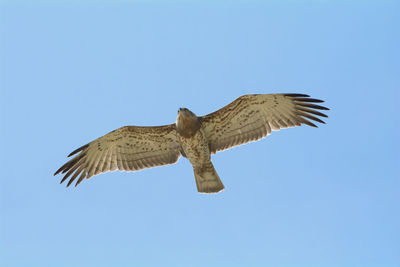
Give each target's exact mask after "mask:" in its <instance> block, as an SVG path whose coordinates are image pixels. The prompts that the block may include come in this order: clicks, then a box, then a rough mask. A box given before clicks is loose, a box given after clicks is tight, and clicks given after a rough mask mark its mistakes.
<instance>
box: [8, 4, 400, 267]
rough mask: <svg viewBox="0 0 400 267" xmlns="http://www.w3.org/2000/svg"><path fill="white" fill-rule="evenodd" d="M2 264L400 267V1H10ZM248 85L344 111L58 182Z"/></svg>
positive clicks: (210, 108)
mask: <svg viewBox="0 0 400 267" xmlns="http://www.w3.org/2000/svg"><path fill="white" fill-rule="evenodd" d="M0 7H1V13H0V23H1V26H0V31H1V36H0V37H1V40H0V49H1V50H0V51H1V72H0V74H1V84H0V91H1V92H0V112H1V138H0V145H1V147H0V149H1V150H0V151H1V154H0V162H1V163H0V167H1V170H0V171H1V173H0V177H1V178H0V179H1V181H0V182H1V184H0V266H7V267H16V266H24V267H26V266H40V267H46V266H58V267H62V266H68V267H70V266H85V267H87V266H99V267H101V266H174V267H177V266H182V267H187V266H189V267H191V266H193V267H195V266H230V267H231V266H274V267H280V266H282V267H291V266H306V267H313V266H318V267H320V266H324V267H331V266H340V267H343V266H349V267H350V266H351V267H355V266H362V267H369V266H386V267H392V266H393V267H398V266H400V253H399V251H400V212H399V203H400V149H399V148H400V142H399V137H398V132H399V131H400V126H399V125H400V124H399V123H400V121H399V114H400V75H399V74H400V63H399V62H400V52H399V47H400V33H399V29H400V16H399V13H400V3H399V2H398V1H260V2H259V1H248V2H247V1H240V2H234V1H215V2H212V1H208V2H207V1H204V2H203V1H201V2H200V1H198V2H185V1H170V2H168V3H166V2H161V1H155V2H151V1H148V2H146V1H142V2H133V1H119V0H117V1H83V3H81V2H80V1H67V0H64V1H60V2H55V1H54V2H53V1H52V2H46V1H29V2H28V1H21V0H19V1H9V0H8V1H7V0H6V1H2V2H1V5H0ZM248 93H305V94H309V95H311V96H312V97H315V98H320V99H324V100H325V101H326V103H325V105H326V106H328V107H330V108H331V110H330V111H328V112H327V114H328V115H329V118H328V119H327V120H326V121H327V124H326V125H320V128H318V129H315V128H311V127H307V126H304V127H297V128H292V129H287V130H282V131H280V132H274V133H273V134H272V135H270V136H269V137H267V138H266V139H262V140H261V141H258V142H254V143H250V144H247V145H244V146H240V147H236V148H234V149H231V150H228V151H224V152H220V153H218V154H216V155H214V156H213V158H212V159H213V162H214V165H215V168H216V170H217V171H218V173H219V175H220V177H221V179H222V181H223V183H224V184H225V186H226V189H225V190H224V191H223V192H222V193H220V194H216V195H204V194H198V193H197V190H196V185H195V181H194V177H193V172H192V167H191V165H190V164H189V162H188V161H187V160H186V159H184V158H181V159H180V160H179V162H178V163H177V164H175V165H169V166H165V167H158V168H153V169H147V170H143V171H139V172H135V173H125V172H124V173H122V172H113V173H106V174H102V175H99V176H96V177H94V178H92V179H90V180H86V181H83V182H82V183H81V184H80V185H79V186H78V187H77V188H73V187H72V188H68V189H66V188H65V186H64V185H59V181H60V179H61V177H60V176H59V177H54V176H53V173H54V172H55V170H57V169H58V168H59V167H60V166H61V165H62V164H64V163H65V162H66V160H67V158H66V156H67V154H69V153H70V152H71V151H73V150H74V149H76V148H78V147H79V146H81V145H84V144H86V143H88V142H90V141H91V140H93V139H95V138H97V137H100V136H102V135H104V134H106V133H108V132H110V131H112V130H114V129H116V128H119V127H121V126H124V125H163V124H169V123H172V122H174V121H175V119H176V114H177V109H178V108H179V107H187V108H190V109H191V110H192V111H193V112H195V113H196V114H197V115H204V114H207V113H210V112H212V111H214V110H216V109H218V108H220V107H222V106H224V105H226V104H228V103H229V102H231V101H232V100H234V99H235V98H237V97H238V96H240V95H243V94H248Z"/></svg>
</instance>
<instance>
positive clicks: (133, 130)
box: [54, 124, 180, 186]
mask: <svg viewBox="0 0 400 267" xmlns="http://www.w3.org/2000/svg"><path fill="white" fill-rule="evenodd" d="M179 151H180V145H179V143H178V139H177V134H176V129H175V125H174V124H171V125H166V126H158V127H138V126H125V127H121V128H119V129H117V130H115V131H112V132H111V133H108V134H106V135H104V136H102V137H100V138H98V139H96V140H94V141H92V142H90V143H89V144H86V145H84V146H82V147H80V148H78V149H76V150H75V151H73V152H72V153H71V154H69V155H68V156H72V155H75V154H76V153H78V152H79V154H77V155H75V156H74V157H73V158H72V159H71V160H69V161H68V162H67V163H65V164H64V165H63V166H62V167H61V168H60V169H58V170H57V171H56V172H55V174H54V175H57V174H58V173H66V174H65V176H64V177H63V179H62V180H61V183H62V182H64V181H65V180H66V179H67V178H68V177H71V178H70V180H69V181H68V184H67V186H69V185H70V184H71V183H72V182H73V181H74V180H75V179H76V178H78V180H77V182H76V184H75V186H76V185H78V184H79V183H80V182H81V181H82V180H83V179H84V178H87V179H89V178H90V177H92V176H94V175H97V174H100V173H103V172H108V171H114V170H116V169H119V170H121V171H137V170H140V169H144V168H150V167H155V166H161V165H166V164H172V163H175V162H177V160H178V158H179V156H180V152H179ZM71 175H72V176H71Z"/></svg>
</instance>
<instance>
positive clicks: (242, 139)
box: [200, 94, 329, 153]
mask: <svg viewBox="0 0 400 267" xmlns="http://www.w3.org/2000/svg"><path fill="white" fill-rule="evenodd" d="M323 102H324V101H323V100H320V99H315V98H310V97H309V95H305V94H264V95H262V94H261V95H243V96H241V97H239V98H237V99H236V100H234V101H233V102H231V103H230V104H228V105H226V106H225V107H223V108H221V109H219V110H217V111H215V112H213V113H211V114H208V115H206V116H203V117H201V118H200V120H201V122H202V125H203V129H204V132H205V133H206V135H207V138H208V142H209V147H210V150H211V152H212V153H216V152H217V151H220V150H224V149H227V148H230V147H233V146H237V145H241V144H244V143H247V142H250V141H255V140H258V139H260V138H263V137H265V136H267V135H269V134H270V133H271V132H272V131H278V130H280V129H283V128H290V127H294V126H301V125H302V124H306V125H309V126H312V127H317V126H316V125H315V124H314V123H312V122H311V121H309V120H308V119H310V120H313V121H316V122H319V123H325V122H324V121H323V120H321V119H320V118H318V117H316V116H321V117H327V116H326V115H325V114H323V113H321V112H319V111H316V110H315V109H319V110H329V109H328V108H326V107H323V106H320V105H316V104H313V103H323ZM314 115H315V116H314Z"/></svg>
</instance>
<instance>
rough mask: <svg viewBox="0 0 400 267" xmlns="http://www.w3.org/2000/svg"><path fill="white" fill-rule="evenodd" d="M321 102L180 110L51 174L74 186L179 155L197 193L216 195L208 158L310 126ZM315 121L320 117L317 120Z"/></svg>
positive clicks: (298, 97)
mask: <svg viewBox="0 0 400 267" xmlns="http://www.w3.org/2000/svg"><path fill="white" fill-rule="evenodd" d="M322 102H324V101H322V100H319V99H315V98H310V96H309V95H306V94H293V93H290V94H251V95H243V96H241V97H239V98H237V99H236V100H234V101H233V102H231V103H230V104H228V105H226V106H225V107H223V108H221V109H219V110H217V111H215V112H213V113H210V114H208V115H205V116H201V117H198V116H196V115H195V114H194V113H193V112H192V111H190V110H189V109H187V108H180V109H179V110H178V116H177V119H176V122H175V123H173V124H169V125H164V126H124V127H121V128H118V129H116V130H114V131H112V132H110V133H108V134H106V135H104V136H102V137H100V138H98V139H96V140H94V141H92V142H90V143H88V144H86V145H84V146H82V147H80V148H78V149H76V150H74V151H72V153H70V154H69V155H68V157H71V156H74V157H73V158H71V159H70V160H69V161H68V162H67V163H65V164H64V165H63V166H61V168H59V169H58V170H57V171H56V172H55V173H54V175H57V174H59V173H62V174H65V175H64V177H63V178H62V180H61V182H60V183H63V182H64V181H65V180H67V179H68V178H69V181H68V183H67V187H68V186H70V185H71V184H72V183H73V182H74V181H75V180H76V183H75V186H77V185H78V184H79V183H80V182H82V181H83V179H85V178H86V179H89V178H91V177H93V176H95V175H98V174H100V173H104V172H108V171H115V170H117V169H118V170H120V171H138V170H141V169H145V168H151V167H156V166H162V165H167V164H173V163H176V162H177V161H178V159H179V157H180V156H181V155H182V156H183V157H185V158H187V159H188V160H189V161H190V163H191V164H192V167H193V171H194V178H195V180H196V186H197V190H198V192H200V193H218V192H220V191H222V190H223V189H224V188H225V187H224V184H223V183H222V181H221V179H220V178H219V176H218V174H217V172H216V170H215V168H214V166H213V164H212V162H211V154H215V153H216V152H218V151H222V150H225V149H228V148H231V147H234V146H238V145H242V144H245V143H248V142H251V141H256V140H258V139H261V138H263V137H266V136H268V135H269V134H271V132H272V131H278V130H280V129H283V128H289V127H294V126H301V125H302V124H306V125H309V126H312V127H317V126H316V125H315V124H314V123H313V122H311V121H315V122H319V123H325V122H324V121H322V120H321V119H320V118H319V117H327V115H325V114H323V113H321V112H319V111H318V110H329V109H328V108H326V107H324V106H320V105H317V104H315V103H322ZM317 116H319V117H317Z"/></svg>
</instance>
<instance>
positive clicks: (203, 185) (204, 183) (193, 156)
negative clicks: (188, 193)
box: [176, 108, 224, 193]
mask: <svg viewBox="0 0 400 267" xmlns="http://www.w3.org/2000/svg"><path fill="white" fill-rule="evenodd" d="M201 126H202V125H201V122H200V120H199V118H198V117H197V116H196V115H195V114H194V113H193V112H191V111H190V110H188V109H186V108H181V109H180V110H179V111H178V118H177V123H176V129H177V132H178V134H179V137H178V138H179V144H180V146H181V148H182V150H181V151H182V152H183V153H182V155H183V156H184V157H186V158H187V159H188V160H189V161H190V163H191V164H192V166H193V172H194V177H195V180H196V186H197V190H198V191H199V192H202V193H210V192H213V193H216V192H219V191H221V190H223V189H224V185H223V184H222V182H221V179H220V178H219V176H218V174H217V172H216V171H215V169H214V166H213V164H212V162H211V152H210V149H209V147H208V141H207V135H206V133H205V132H204V130H203V128H202V127H201Z"/></svg>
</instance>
